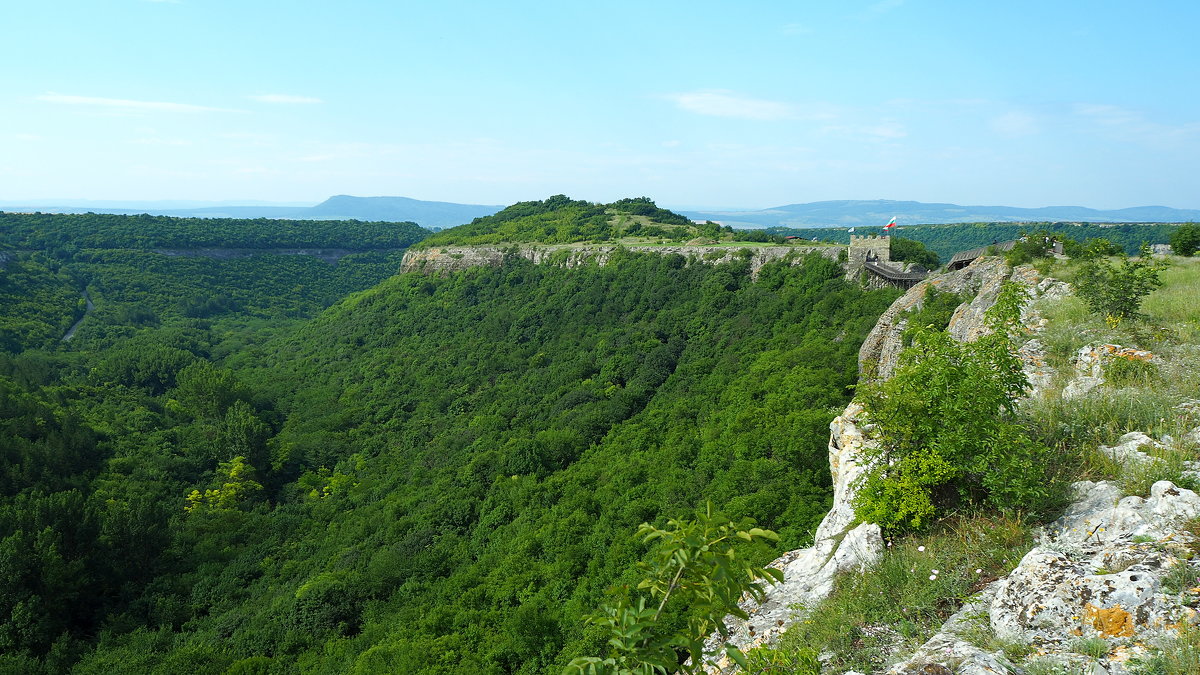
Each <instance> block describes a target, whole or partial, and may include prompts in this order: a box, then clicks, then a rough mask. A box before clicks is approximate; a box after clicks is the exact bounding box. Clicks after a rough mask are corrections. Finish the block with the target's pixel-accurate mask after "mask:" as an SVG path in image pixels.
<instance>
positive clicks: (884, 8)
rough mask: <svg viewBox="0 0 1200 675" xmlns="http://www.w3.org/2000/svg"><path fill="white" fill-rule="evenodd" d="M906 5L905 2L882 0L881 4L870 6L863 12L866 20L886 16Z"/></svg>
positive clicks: (900, 0) (902, 0)
mask: <svg viewBox="0 0 1200 675" xmlns="http://www.w3.org/2000/svg"><path fill="white" fill-rule="evenodd" d="M903 4H904V0H880V1H879V2H876V3H872V4H871V5H868V6H867V8H866V9H865V10H864V11H863V16H864V17H866V18H870V17H876V16H880V15H882V14H886V13H888V12H890V11H892V10H893V9H896V8H897V7H899V6H900V5H903Z"/></svg>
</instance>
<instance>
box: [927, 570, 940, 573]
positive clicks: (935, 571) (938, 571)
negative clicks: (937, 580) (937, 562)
mask: <svg viewBox="0 0 1200 675" xmlns="http://www.w3.org/2000/svg"><path fill="white" fill-rule="evenodd" d="M929 571H930V572H933V573H934V574H941V573H942V572H941V570H929Z"/></svg>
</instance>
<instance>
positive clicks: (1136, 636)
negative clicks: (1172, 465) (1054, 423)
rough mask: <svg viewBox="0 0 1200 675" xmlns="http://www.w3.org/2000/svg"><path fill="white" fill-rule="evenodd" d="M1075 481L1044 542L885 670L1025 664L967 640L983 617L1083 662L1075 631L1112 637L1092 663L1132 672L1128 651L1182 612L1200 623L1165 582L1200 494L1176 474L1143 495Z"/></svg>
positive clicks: (1182, 617)
mask: <svg viewBox="0 0 1200 675" xmlns="http://www.w3.org/2000/svg"><path fill="white" fill-rule="evenodd" d="M1123 440H1125V442H1126V443H1128V444H1129V445H1130V446H1134V445H1137V444H1140V445H1139V446H1138V447H1140V446H1144V445H1145V443H1144V442H1143V440H1149V439H1148V438H1147V439H1143V437H1141V436H1135V435H1134V434H1129V435H1128V436H1127V438H1126V439H1123ZM1151 442H1153V441H1151ZM1132 451H1133V452H1137V450H1136V448H1135V449H1133V450H1132ZM1074 490H1075V500H1074V502H1073V503H1072V504H1071V506H1070V507H1069V508H1068V509H1067V511H1066V513H1064V514H1063V516H1062V517H1061V518H1059V519H1058V520H1057V521H1055V522H1054V523H1053V524H1052V525H1050V526H1049V527H1047V528H1046V531H1045V533H1044V536H1043V540H1042V542H1041V544H1040V545H1039V546H1037V547H1035V548H1034V549H1033V550H1031V551H1030V552H1029V553H1027V554H1026V555H1025V557H1024V558H1022V559H1021V562H1020V564H1018V565H1017V567H1016V569H1014V570H1013V571H1012V572H1011V573H1010V574H1009V575H1008V576H1006V577H1005V578H1003V579H1000V580H998V581H995V582H993V583H992V584H990V585H989V586H988V587H987V588H986V589H985V590H984V591H983V592H982V593H981V594H980V596H979V597H978V598H976V599H975V600H974V602H972V603H971V604H969V605H967V606H966V607H964V608H963V609H962V610H960V611H959V612H958V613H957V614H955V615H954V617H952V618H951V620H949V621H947V622H946V624H945V626H943V628H942V630H941V631H939V633H938V634H937V635H935V636H934V637H933V638H932V639H931V640H929V641H928V642H927V643H926V644H925V645H924V646H922V647H921V648H920V649H919V650H918V651H917V653H916V654H914V655H913V656H912V657H911V658H909V659H907V660H905V661H904V662H902V663H899V664H896V665H895V666H894V667H893V668H892V669H891V670H889V671H888V672H889V673H897V674H898V673H904V672H908V671H906V670H904V669H905V668H907V667H910V666H912V665H920V664H927V663H938V664H942V665H946V666H948V667H951V668H953V669H954V672H958V673H963V672H972V673H986V672H1018V671H1015V670H1010V669H1011V664H1007V663H1006V661H1005V660H1004V659H1003V658H1002V657H1001V655H1000V654H999V653H989V652H986V651H984V650H982V649H981V648H979V647H978V646H977V645H971V644H970V643H969V641H968V640H967V639H966V636H969V635H970V634H971V631H969V630H964V628H967V627H969V626H970V625H971V624H972V622H974V628H975V629H976V630H975V632H976V633H977V632H978V629H979V628H980V627H983V628H986V629H987V630H990V631H991V632H993V633H994V634H995V635H996V636H998V637H1000V638H1002V639H1004V640H1007V641H1010V642H1018V643H1029V644H1031V645H1032V646H1033V647H1035V648H1036V649H1037V651H1038V652H1039V653H1040V654H1042V655H1043V656H1044V657H1046V658H1050V659H1051V660H1055V661H1056V662H1061V663H1071V664H1076V665H1079V666H1080V667H1083V666H1084V665H1085V664H1086V663H1087V659H1086V658H1085V657H1084V656H1082V655H1079V654H1077V653H1075V650H1074V649H1073V646H1074V645H1075V644H1076V643H1077V642H1078V640H1080V639H1083V638H1099V639H1104V640H1107V641H1108V642H1109V644H1110V645H1111V646H1112V650H1111V653H1110V655H1109V656H1106V657H1105V658H1103V659H1101V660H1100V662H1098V663H1092V664H1091V665H1089V666H1088V667H1091V666H1098V667H1100V668H1101V669H1102V670H1103V672H1106V673H1110V674H1112V675H1119V674H1122V673H1125V672H1126V669H1125V667H1124V665H1123V663H1124V660H1125V659H1127V658H1128V657H1129V656H1131V655H1136V654H1137V653H1139V652H1140V651H1143V650H1144V644H1145V643H1146V642H1147V641H1149V640H1153V639H1158V638H1161V637H1163V636H1165V635H1169V634H1170V633H1171V631H1173V630H1174V627H1176V626H1178V625H1180V623H1181V622H1193V623H1194V622H1195V621H1196V613H1195V612H1194V611H1193V610H1191V609H1190V608H1189V607H1187V606H1186V605H1185V604H1184V603H1183V602H1182V600H1181V597H1180V595H1179V594H1178V593H1172V592H1168V589H1167V588H1165V587H1164V583H1163V580H1164V578H1165V576H1166V575H1167V574H1168V573H1169V572H1170V571H1171V570H1172V569H1174V568H1175V567H1176V566H1178V565H1184V564H1188V563H1186V562H1184V558H1185V557H1186V556H1187V555H1188V553H1187V552H1186V549H1185V548H1184V546H1183V544H1185V543H1187V542H1190V541H1192V535H1191V534H1190V533H1189V532H1188V531H1187V529H1186V526H1187V524H1188V523H1189V522H1191V521H1192V520H1193V519H1195V518H1197V517H1198V516H1200V496H1197V495H1196V493H1194V492H1192V491H1191V490H1185V489H1183V488H1180V487H1177V486H1176V485H1175V484H1173V483H1171V482H1169V481H1159V482H1158V483H1155V484H1154V485H1153V487H1152V488H1151V490H1150V496H1149V497H1148V498H1146V499H1142V498H1140V497H1132V496H1122V493H1121V491H1120V489H1119V488H1118V487H1117V486H1116V485H1115V484H1113V483H1109V482H1103V481H1102V482H1098V483H1094V482H1090V481H1082V482H1079V483H1076V484H1075V485H1074ZM964 645H965V646H964ZM997 668H1003V669H1000V670H997ZM989 669H991V670H989ZM1095 672H1100V671H1098V670H1097V671H1095Z"/></svg>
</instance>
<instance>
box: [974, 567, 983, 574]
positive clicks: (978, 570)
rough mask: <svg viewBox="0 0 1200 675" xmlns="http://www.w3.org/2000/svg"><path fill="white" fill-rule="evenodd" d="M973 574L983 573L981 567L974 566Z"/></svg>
mask: <svg viewBox="0 0 1200 675" xmlns="http://www.w3.org/2000/svg"><path fill="white" fill-rule="evenodd" d="M975 574H983V569H982V568H979V567H976V568H975Z"/></svg>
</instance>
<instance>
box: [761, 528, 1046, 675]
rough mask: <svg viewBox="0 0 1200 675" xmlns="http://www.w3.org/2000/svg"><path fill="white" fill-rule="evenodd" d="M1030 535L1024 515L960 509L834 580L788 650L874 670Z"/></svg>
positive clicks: (958, 602)
mask: <svg viewBox="0 0 1200 675" xmlns="http://www.w3.org/2000/svg"><path fill="white" fill-rule="evenodd" d="M1031 542H1032V539H1031V535H1030V531H1029V528H1028V527H1027V526H1026V525H1025V523H1023V522H1022V520H1021V519H1018V518H1015V517H1008V516H1004V515H1000V514H995V513H989V514H976V515H960V516H955V517H950V518H946V519H944V520H942V521H941V522H940V523H939V524H938V525H937V526H936V527H935V528H934V529H933V531H931V532H928V533H924V534H921V535H911V536H908V537H905V538H903V539H898V540H894V541H892V542H890V545H889V547H888V548H887V550H886V552H885V554H884V556H883V558H882V559H881V560H880V561H879V563H878V564H877V565H875V566H874V567H873V568H871V569H869V570H867V571H866V572H863V573H861V574H848V575H845V576H843V577H841V578H840V579H839V580H838V583H837V586H836V588H835V589H834V592H833V593H832V594H831V595H830V596H829V598H827V599H826V600H825V601H823V602H822V603H820V604H819V605H818V606H817V607H813V608H808V609H809V610H811V611H810V612H809V614H808V616H809V618H807V619H805V620H803V621H800V622H797V623H795V624H794V625H792V627H791V628H789V629H788V631H787V632H786V633H785V634H784V635H783V637H782V638H781V639H780V642H779V646H778V651H780V652H781V653H783V654H785V655H787V654H794V653H799V652H801V651H802V650H805V649H813V650H816V651H817V652H819V653H822V654H829V655H830V660H828V661H827V662H826V664H825V665H826V666H827V667H832V668H834V669H835V670H836V669H855V670H861V671H867V672H870V671H874V670H879V669H882V668H883V667H884V666H886V665H887V664H886V663H885V661H886V659H887V658H888V655H889V654H892V653H895V652H896V651H898V650H904V651H907V650H911V649H913V648H915V647H916V646H918V645H919V644H921V643H923V642H924V641H925V640H927V639H929V637H931V636H932V635H933V634H934V633H936V632H937V631H938V629H939V628H940V627H941V625H942V623H943V622H944V621H945V620H946V618H947V617H949V616H950V615H951V614H953V613H954V612H956V611H958V609H959V608H960V607H962V605H963V603H964V601H965V600H966V599H967V598H969V597H970V596H971V595H973V594H974V593H976V592H978V591H979V590H980V589H982V588H983V587H984V586H985V585H986V584H987V583H989V582H991V581H993V580H995V579H997V578H998V577H1000V576H1002V575H1004V574H1007V573H1008V572H1009V571H1011V570H1012V568H1013V567H1015V566H1016V564H1017V563H1018V562H1019V561H1020V559H1021V557H1022V556H1023V555H1024V553H1025V552H1026V551H1027V550H1028V549H1029V547H1030V545H1031Z"/></svg>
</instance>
